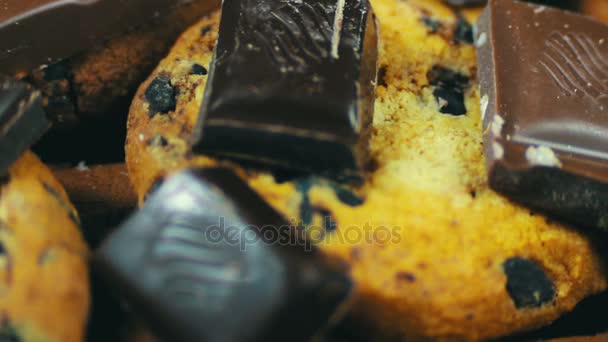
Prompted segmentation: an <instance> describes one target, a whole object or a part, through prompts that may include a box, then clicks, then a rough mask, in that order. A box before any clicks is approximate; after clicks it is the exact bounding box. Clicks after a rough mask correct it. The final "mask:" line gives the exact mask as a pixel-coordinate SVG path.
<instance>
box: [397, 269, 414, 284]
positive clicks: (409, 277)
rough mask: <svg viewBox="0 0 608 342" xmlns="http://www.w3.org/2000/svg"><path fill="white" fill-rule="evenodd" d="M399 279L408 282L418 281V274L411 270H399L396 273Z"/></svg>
mask: <svg viewBox="0 0 608 342" xmlns="http://www.w3.org/2000/svg"><path fill="white" fill-rule="evenodd" d="M395 278H396V279H397V281H403V282H407V283H413V282H415V281H416V276H415V275H414V274H413V273H410V272H397V273H396V274H395Z"/></svg>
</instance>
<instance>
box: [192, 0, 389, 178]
mask: <svg viewBox="0 0 608 342" xmlns="http://www.w3.org/2000/svg"><path fill="white" fill-rule="evenodd" d="M377 45H378V34H377V31H376V21H375V17H374V15H373V12H372V8H371V6H370V4H369V1H368V0H353V1H345V0H322V1H319V0H302V1H299V0H298V1H296V0H288V1H275V0H233V1H224V3H223V8H222V18H221V23H220V32H219V39H218V43H217V46H216V50H215V52H214V57H213V60H212V65H211V70H210V74H209V80H208V83H207V88H206V91H205V96H204V100H203V105H202V109H201V114H200V118H199V121H198V124H197V128H196V130H195V137H194V141H195V144H194V150H195V151H196V152H201V153H209V154H215V155H219V156H224V157H230V158H235V159H239V160H245V161H253V162H254V163H262V164H266V165H270V166H273V167H281V168H290V169H295V170H303V171H311V172H317V173H327V174H330V175H338V176H343V177H345V178H353V179H356V178H358V177H360V175H361V168H362V167H361V166H362V163H363V162H364V160H365V154H366V151H367V147H368V139H367V138H368V133H369V132H368V131H369V129H370V126H371V122H372V116H373V104H374V92H375V84H376V73H377V56H378V52H377Z"/></svg>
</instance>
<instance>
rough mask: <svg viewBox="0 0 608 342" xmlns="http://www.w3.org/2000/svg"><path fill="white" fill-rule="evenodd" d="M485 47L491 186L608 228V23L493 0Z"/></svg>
mask: <svg viewBox="0 0 608 342" xmlns="http://www.w3.org/2000/svg"><path fill="white" fill-rule="evenodd" d="M476 45H477V52H478V76H479V80H480V86H481V112H482V116H483V127H484V149H485V157H486V163H487V170H488V176H489V183H490V186H491V187H492V188H493V189H495V190H497V191H499V192H501V193H503V194H505V195H507V196H509V197H510V198H512V199H514V200H516V201H519V202H521V203H523V204H526V205H529V206H530V207H533V208H537V209H540V210H543V211H545V212H548V213H550V214H553V215H554V216H556V217H558V218H562V219H564V220H566V221H568V222H571V223H575V224H578V225H581V226H585V227H587V226H588V227H597V228H600V229H603V230H608V26H606V25H604V24H602V23H600V22H598V21H595V20H594V19H591V18H588V17H585V16H581V15H578V14H575V13H571V12H566V11H562V10H557V9H553V8H549V7H543V6H537V5H531V4H526V3H523V2H519V1H513V0H491V1H489V4H488V7H487V8H486V9H485V12H484V13H483V15H482V16H481V18H480V19H479V21H478V23H477V29H476Z"/></svg>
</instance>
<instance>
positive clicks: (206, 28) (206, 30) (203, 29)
mask: <svg viewBox="0 0 608 342" xmlns="http://www.w3.org/2000/svg"><path fill="white" fill-rule="evenodd" d="M211 29H212V26H211V25H205V26H203V27H201V36H205V35H207V33H209V32H211Z"/></svg>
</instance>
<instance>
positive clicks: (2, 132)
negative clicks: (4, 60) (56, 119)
mask: <svg viewBox="0 0 608 342" xmlns="http://www.w3.org/2000/svg"><path fill="white" fill-rule="evenodd" d="M49 125H50V124H49V121H48V120H47V118H46V116H45V113H44V110H43V109H42V104H41V101H40V92H38V91H34V90H32V89H31V88H30V87H29V86H28V85H27V84H25V83H23V82H20V81H16V80H13V79H10V78H4V77H0V175H2V174H5V173H6V172H7V171H8V168H9V167H10V166H11V165H12V164H13V162H15V161H16V160H17V159H18V158H19V157H20V156H21V155H22V154H23V153H24V152H25V151H26V150H27V149H28V148H29V147H30V146H31V145H32V144H33V143H35V142H36V141H37V140H38V139H39V138H40V137H41V136H42V135H43V134H44V132H46V130H47V129H48V128H49Z"/></svg>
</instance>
